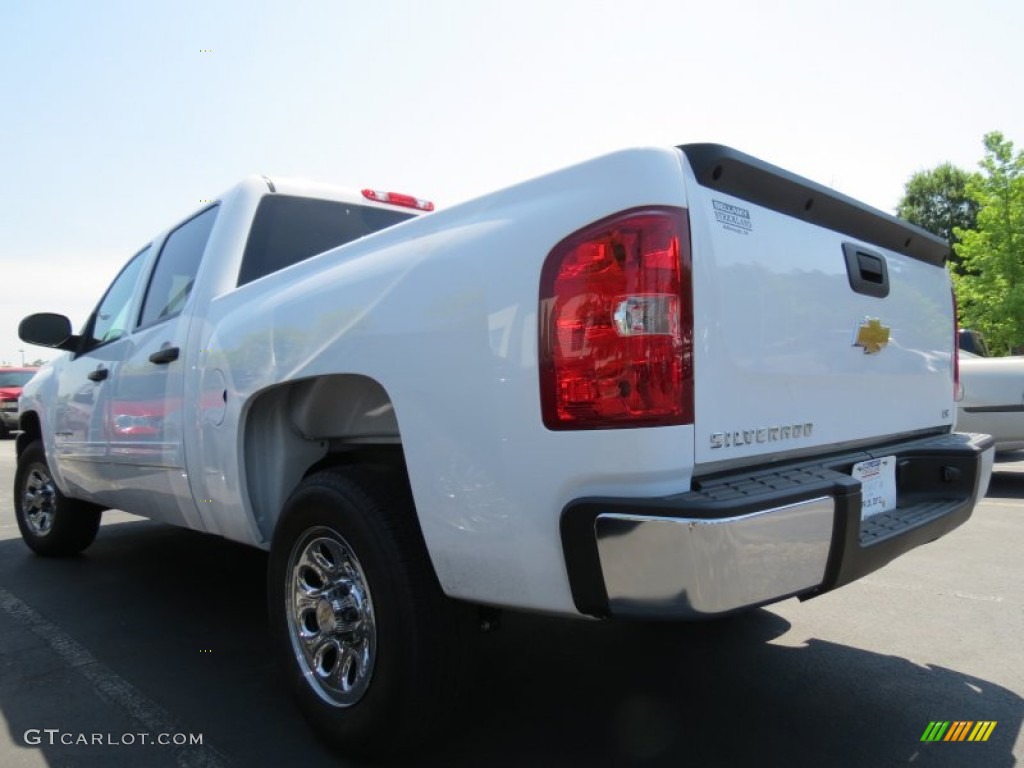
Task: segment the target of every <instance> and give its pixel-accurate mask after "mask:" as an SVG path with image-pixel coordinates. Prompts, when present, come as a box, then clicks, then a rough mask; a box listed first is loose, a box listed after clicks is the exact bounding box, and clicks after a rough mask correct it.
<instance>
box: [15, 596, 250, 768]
mask: <svg viewBox="0 0 1024 768" xmlns="http://www.w3.org/2000/svg"><path fill="white" fill-rule="evenodd" d="M0 608H2V609H3V610H4V612H5V613H6V614H7V615H8V616H10V617H11V618H13V619H15V620H16V621H18V622H20V623H21V624H23V625H24V626H26V627H27V628H28V629H29V630H31V631H32V632H33V633H34V634H35V635H37V636H38V637H39V638H41V639H42V640H43V642H45V643H46V644H47V645H48V646H50V648H52V649H53V651H54V652H55V653H56V654H57V655H58V656H59V657H60V658H61V659H63V660H64V662H65V663H67V665H68V666H70V667H72V668H73V669H76V670H78V672H80V673H81V675H82V676H83V677H84V678H85V679H86V680H88V681H89V683H90V684H91V685H92V687H93V690H94V691H95V692H96V694H97V695H98V696H99V697H100V698H102V699H104V700H106V701H109V702H110V703H112V704H115V705H116V706H118V707H120V708H121V709H122V710H124V712H125V713H126V714H127V715H128V716H129V717H131V718H132V719H133V720H135V721H136V722H138V723H140V724H141V725H142V726H144V727H145V728H146V729H147V730H148V731H149V732H150V733H151V734H160V733H166V734H177V733H184V730H183V729H182V728H181V727H180V726H179V725H178V724H177V723H175V722H174V720H172V719H171V716H170V715H169V714H168V713H167V712H166V711H165V710H164V709H163V708H161V707H160V705H159V704H157V703H156V702H154V701H152V700H151V699H148V698H146V696H145V695H143V694H142V692H140V691H139V690H138V689H137V688H136V687H135V686H133V685H132V684H131V683H129V682H128V681H127V680H125V679H124V678H123V677H121V676H120V675H118V674H117V673H116V672H114V671H113V670H111V669H109V668H108V667H107V666H106V665H104V664H103V663H102V662H100V661H99V660H98V659H97V658H96V657H95V656H93V655H92V654H91V653H89V651H87V650H86V649H85V648H84V647H83V646H82V645H81V644H79V643H78V642H77V641H76V640H75V639H74V638H72V637H71V636H70V635H68V634H67V633H65V632H62V631H61V630H60V628H58V627H57V626H56V625H55V624H53V623H51V622H49V621H47V620H46V619H45V618H44V617H43V616H42V615H40V614H39V613H38V612H37V611H35V610H34V609H33V608H31V607H30V606H29V605H28V604H26V603H25V602H23V601H22V600H20V599H19V598H17V597H16V596H15V595H13V594H12V593H11V592H9V591H8V590H6V589H4V588H3V587H0ZM171 749H172V751H173V752H174V753H175V756H176V758H177V763H178V765H179V766H180V767H181V768H229V767H230V766H231V761H230V760H229V759H228V758H226V757H225V756H224V755H222V754H220V753H219V752H217V750H215V749H214V748H213V747H210V746H207V745H206V744H202V745H196V746H193V745H181V746H175V745H171Z"/></svg>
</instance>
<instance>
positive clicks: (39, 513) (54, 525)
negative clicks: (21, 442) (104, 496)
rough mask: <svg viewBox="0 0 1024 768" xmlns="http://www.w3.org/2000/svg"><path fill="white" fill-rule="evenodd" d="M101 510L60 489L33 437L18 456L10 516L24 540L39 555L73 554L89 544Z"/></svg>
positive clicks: (40, 445) (98, 522)
mask: <svg viewBox="0 0 1024 768" xmlns="http://www.w3.org/2000/svg"><path fill="white" fill-rule="evenodd" d="M100 513H101V510H100V509H99V508H98V507H96V506H95V505H93V504H89V503H88V502H84V501H79V500H78V499H71V498H68V497H67V496H65V495H64V494H63V493H61V492H60V488H58V487H57V484H56V483H55V482H54V480H53V475H51V474H50V466H49V464H48V463H47V461H46V453H45V452H44V450H43V443H42V441H40V440H34V441H33V442H31V443H29V445H28V446H26V447H25V450H24V451H22V452H21V455H20V456H18V467H17V470H16V471H15V473H14V516H15V518H16V519H17V521H18V529H19V530H20V531H21V537H22V538H23V539H24V540H25V543H26V544H28V546H29V547H30V548H31V549H32V550H33V551H34V552H35V553H36V554H39V555H44V556H48V557H62V556H66V555H76V554H78V553H79V552H81V551H82V550H83V549H85V548H86V547H88V546H89V545H90V544H92V542H93V540H94V539H95V538H96V532H97V531H98V530H99V527H100Z"/></svg>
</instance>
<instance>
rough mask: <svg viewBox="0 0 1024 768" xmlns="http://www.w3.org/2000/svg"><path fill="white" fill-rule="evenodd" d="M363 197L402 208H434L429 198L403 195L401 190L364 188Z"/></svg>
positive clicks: (426, 209) (428, 209) (427, 209)
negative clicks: (383, 190) (389, 190)
mask: <svg viewBox="0 0 1024 768" xmlns="http://www.w3.org/2000/svg"><path fill="white" fill-rule="evenodd" d="M363 197H365V198H366V199H367V200H376V201H377V202H378V203H389V204H391V205H401V206H402V207H403V208H416V209H418V210H420V211H432V210H434V204H433V203H432V202H430V201H429V200H422V199H420V198H418V197H413V196H412V195H403V194H402V193H401V192H381V191H379V190H376V189H364V190H363Z"/></svg>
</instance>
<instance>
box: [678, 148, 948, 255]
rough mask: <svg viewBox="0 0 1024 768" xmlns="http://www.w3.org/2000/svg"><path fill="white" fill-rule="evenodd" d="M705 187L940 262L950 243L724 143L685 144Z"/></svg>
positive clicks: (893, 249)
mask: <svg viewBox="0 0 1024 768" xmlns="http://www.w3.org/2000/svg"><path fill="white" fill-rule="evenodd" d="M679 149H680V150H682V152H683V153H684V154H685V155H686V157H687V159H688V160H689V161H690V166H691V167H692V168H693V172H694V174H695V175H696V176H697V181H698V183H700V184H701V186H704V187H708V188H710V189H716V190H720V191H722V192H724V193H725V194H728V195H732V196H733V197H738V198H741V199H743V200H748V201H750V202H751V203H755V204H757V205H760V206H763V207H765V208H770V209H771V210H773V211H778V212H779V213H782V214H785V215H787V216H792V217H794V218H797V219H801V220H803V221H806V222H809V223H811V224H817V225H818V226H821V227H826V228H827V229H831V230H834V231H836V232H841V233H843V234H844V235H848V236H850V237H855V238H857V239H858V240H863V241H865V242H869V243H872V244H874V245H878V246H881V247H882V248H887V249H889V250H892V251H896V252H897V253H903V254H906V255H907V256H911V257H912V258H915V259H919V260H921V261H924V262H928V263H929V264H935V265H936V266H941V265H942V264H944V263H945V261H946V258H947V257H948V256H949V243H947V242H946V241H945V240H943V239H942V238H940V237H936V236H935V235H933V234H931V233H930V232H926V231H925V230H923V229H921V228H920V227H917V226H914V225H913V224H911V223H909V222H906V221H903V220H902V219H898V218H896V217H895V216H891V215H889V214H888V213H884V212H882V211H879V210H878V209H876V208H872V207H871V206H869V205H865V204H864V203H862V202H860V201H858V200H854V199H853V198H852V197H847V196H846V195H844V194H841V193H839V192H836V191H834V190H831V189H829V188H828V187H824V186H822V185H821V184H818V183H816V182H813V181H811V180H809V179H805V178H803V177H802V176H797V175H796V174H795V173H790V172H789V171H786V170H783V169H782V168H779V167H777V166H774V165H771V164H770V163H766V162H764V161H763V160H758V159H757V158H756V157H752V156H750V155H747V154H744V153H743V152H739V151H737V150H735V149H732V148H731V147H725V146H722V145H721V144H683V145H681V146H680V147H679Z"/></svg>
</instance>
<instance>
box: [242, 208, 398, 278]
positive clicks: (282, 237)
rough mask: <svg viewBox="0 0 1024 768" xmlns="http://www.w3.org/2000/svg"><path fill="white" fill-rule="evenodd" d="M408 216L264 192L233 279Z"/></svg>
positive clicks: (261, 271) (260, 272) (269, 269)
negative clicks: (265, 194) (268, 194)
mask: <svg viewBox="0 0 1024 768" xmlns="http://www.w3.org/2000/svg"><path fill="white" fill-rule="evenodd" d="M412 216H413V214H408V213H401V212H398V211H388V210H383V209H381V208H370V207H367V206H363V205H353V204H350V203H339V202H335V201H333V200H316V199H312V198H307V197H290V196H288V195H270V196H267V197H264V198H263V200H262V201H260V204H259V207H258V208H257V209H256V216H255V217H254V219H253V225H252V229H251V230H250V232H249V240H248V242H247V243H246V245H245V253H244V254H243V256H242V267H241V269H240V270H239V273H238V284H239V285H245V284H246V283H249V282H252V281H253V280H256V279H258V278H261V277H263V276H264V275H269V274H270V273H271V272H276V271H278V270H279V269H284V268H285V267H289V266H291V265H292V264H297V263H298V262H300V261H304V260H305V259H308V258H309V257H310V256H315V255H316V254H318V253H323V252H324V251H327V250H330V249H331V248H337V247H338V246H339V245H344V244H345V243H349V242H352V241H353V240H357V239H359V238H360V237H365V236H366V235H369V234H371V233H373V232H377V231H378V230H381V229H385V228H386V227H390V226H392V225H393V224H397V223H398V222H400V221H404V220H406V219H410V218H412Z"/></svg>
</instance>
